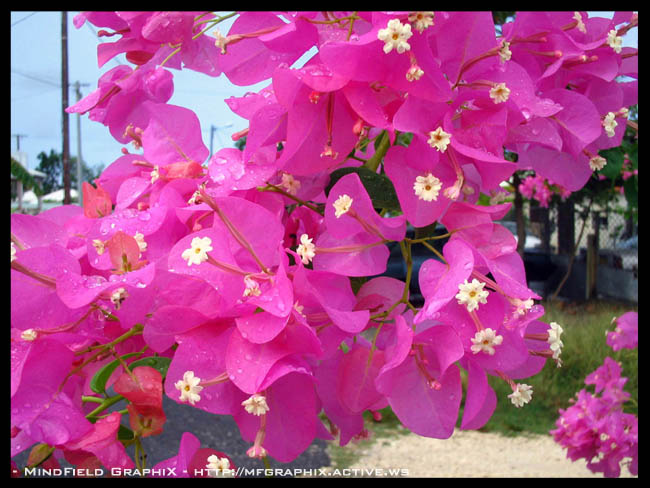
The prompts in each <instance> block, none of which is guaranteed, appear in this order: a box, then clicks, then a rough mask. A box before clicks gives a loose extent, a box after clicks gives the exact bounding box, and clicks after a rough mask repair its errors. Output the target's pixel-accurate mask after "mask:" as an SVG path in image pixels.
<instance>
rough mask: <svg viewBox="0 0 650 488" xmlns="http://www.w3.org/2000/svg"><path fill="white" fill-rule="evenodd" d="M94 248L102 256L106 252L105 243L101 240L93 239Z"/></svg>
mask: <svg viewBox="0 0 650 488" xmlns="http://www.w3.org/2000/svg"><path fill="white" fill-rule="evenodd" d="M93 247H94V248H95V251H97V254H99V255H100V256H101V255H102V254H104V251H105V250H106V248H105V247H104V241H102V240H100V239H93Z"/></svg>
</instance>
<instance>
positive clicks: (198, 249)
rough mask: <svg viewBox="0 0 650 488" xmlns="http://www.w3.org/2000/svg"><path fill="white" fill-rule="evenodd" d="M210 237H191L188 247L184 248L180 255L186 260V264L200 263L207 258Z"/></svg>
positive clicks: (210, 248) (209, 248)
mask: <svg viewBox="0 0 650 488" xmlns="http://www.w3.org/2000/svg"><path fill="white" fill-rule="evenodd" d="M210 244H212V239H210V238H209V237H203V238H201V237H195V238H194V239H192V242H191V244H190V246H191V247H190V248H189V249H185V251H183V254H181V257H182V258H183V259H184V260H185V261H187V265H188V266H191V265H192V264H197V265H198V264H201V263H202V262H204V261H207V260H208V252H209V251H212V246H211V245H210Z"/></svg>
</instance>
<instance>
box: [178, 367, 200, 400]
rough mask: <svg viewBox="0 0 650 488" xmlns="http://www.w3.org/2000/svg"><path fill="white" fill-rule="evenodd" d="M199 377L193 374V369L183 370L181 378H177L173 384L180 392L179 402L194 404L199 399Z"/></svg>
mask: <svg viewBox="0 0 650 488" xmlns="http://www.w3.org/2000/svg"><path fill="white" fill-rule="evenodd" d="M200 382H201V378H198V377H196V376H194V371H185V373H184V374H183V379H182V380H178V381H177V382H176V383H175V384H174V386H175V387H176V389H177V390H179V391H180V392H181V397H180V398H179V400H180V401H181V402H189V403H190V405H194V404H195V403H196V402H198V401H200V400H201V395H199V393H201V390H203V387H202V386H199V383H200Z"/></svg>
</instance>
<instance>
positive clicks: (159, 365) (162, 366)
mask: <svg viewBox="0 0 650 488" xmlns="http://www.w3.org/2000/svg"><path fill="white" fill-rule="evenodd" d="M171 362H172V360H171V358H166V357H163V356H150V357H148V358H142V359H138V360H137V361H133V362H132V363H131V364H129V369H130V370H131V371H133V370H134V369H135V368H137V367H138V366H149V367H151V368H153V369H157V370H158V371H160V374H161V375H162V377H163V379H164V378H165V376H167V370H168V369H169V365H170V364H171Z"/></svg>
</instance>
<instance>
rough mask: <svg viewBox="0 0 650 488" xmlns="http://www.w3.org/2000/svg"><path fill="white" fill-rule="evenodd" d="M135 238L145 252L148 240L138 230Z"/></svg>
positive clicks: (141, 250)
mask: <svg viewBox="0 0 650 488" xmlns="http://www.w3.org/2000/svg"><path fill="white" fill-rule="evenodd" d="M133 238H134V239H135V241H136V242H137V243H138V247H139V248H140V252H145V251H146V250H147V242H146V241H145V240H144V235H143V234H140V232H136V233H135V235H134V236H133Z"/></svg>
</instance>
